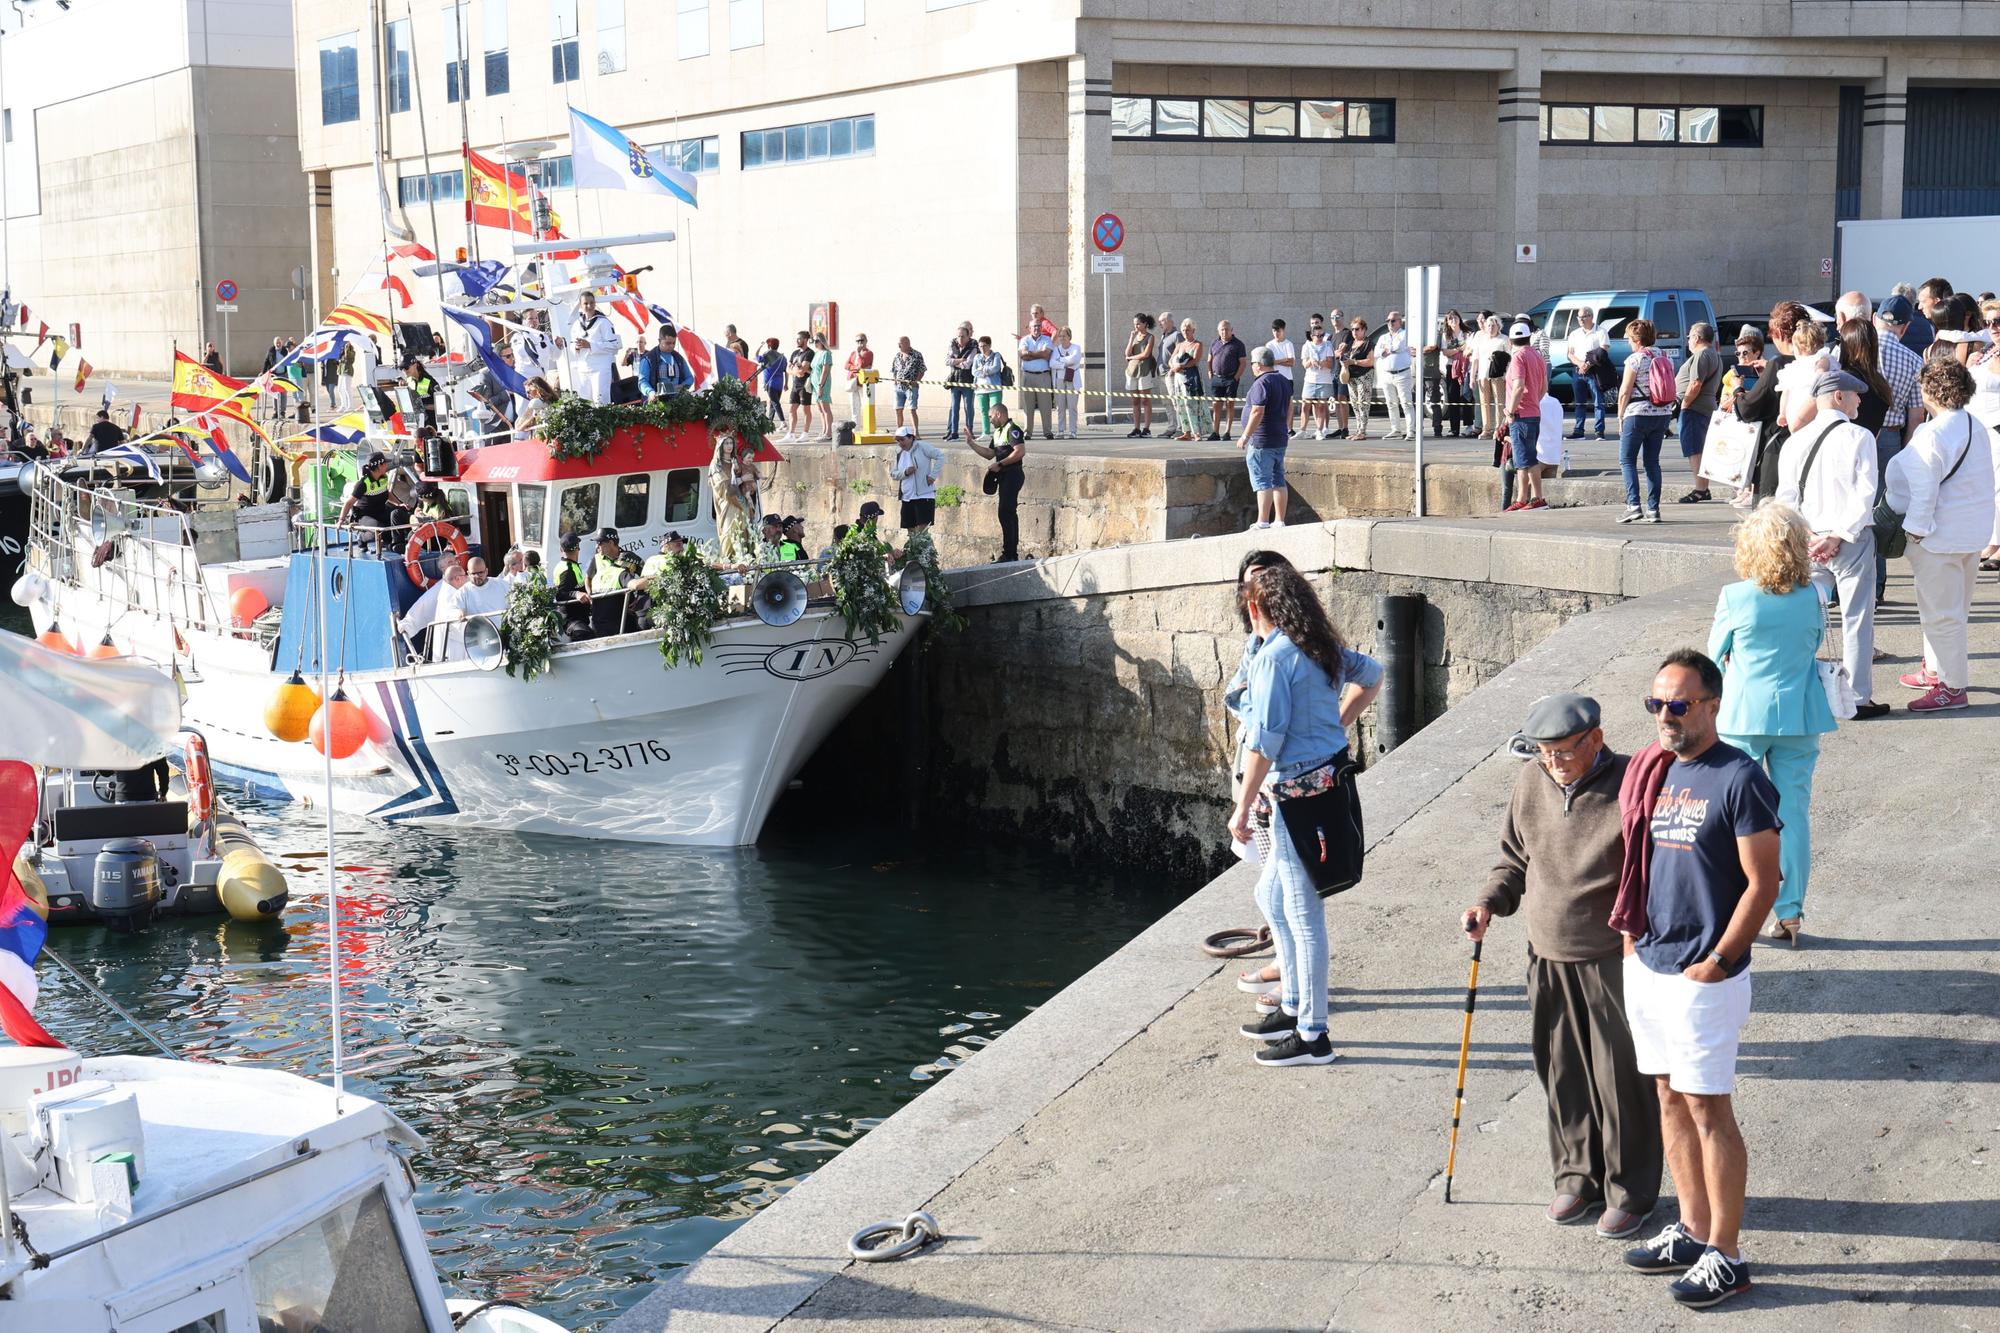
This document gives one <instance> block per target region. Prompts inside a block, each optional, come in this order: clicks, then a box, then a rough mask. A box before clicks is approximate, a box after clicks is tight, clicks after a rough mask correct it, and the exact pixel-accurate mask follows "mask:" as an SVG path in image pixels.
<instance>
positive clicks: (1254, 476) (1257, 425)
mask: <svg viewBox="0 0 2000 1333" xmlns="http://www.w3.org/2000/svg"><path fill="white" fill-rule="evenodd" d="M1250 364H1251V366H1252V367H1254V368H1255V370H1256V374H1257V378H1256V380H1255V381H1254V382H1252V384H1251V385H1250V393H1249V395H1248V396H1247V397H1246V398H1244V400H1243V438H1241V439H1239V440H1238V441H1237V442H1236V447H1237V448H1238V449H1241V450H1242V451H1243V456H1244V459H1245V460H1246V461H1247V462H1248V464H1249V466H1250V489H1251V490H1253V491H1255V492H1257V526H1258V527H1260V528H1282V527H1284V526H1285V501H1286V500H1287V499H1288V498H1289V497H1290V495H1291V492H1289V491H1288V490H1286V489H1285V446H1286V445H1287V444H1289V443H1290V442H1291V438H1292V382H1291V381H1290V380H1289V379H1287V378H1285V376H1284V375H1283V374H1281V373H1280V372H1279V370H1278V368H1277V367H1278V358H1277V354H1276V353H1275V352H1273V351H1272V350H1271V349H1270V348H1269V347H1259V348H1258V349H1257V350H1256V351H1255V352H1253V353H1252V354H1251V356H1250Z"/></svg>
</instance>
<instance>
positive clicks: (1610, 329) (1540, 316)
mask: <svg viewBox="0 0 2000 1333" xmlns="http://www.w3.org/2000/svg"><path fill="white" fill-rule="evenodd" d="M1586 306H1588V307H1590V308H1591V309H1593V310H1595V311H1596V312H1597V327H1598V328H1600V329H1602V330H1603V331H1604V334H1605V336H1606V338H1607V339H1608V340H1609V342H1610V353H1611V366H1612V369H1613V370H1616V371H1618V372H1619V373H1621V374H1622V373H1623V372H1624V369H1625V358H1626V357H1628V356H1630V355H1632V344H1631V342H1630V341H1628V340H1627V339H1626V337H1625V333H1624V329H1625V326H1626V325H1627V324H1629V323H1631V322H1632V321H1633V320H1635V319H1649V320H1651V321H1652V322H1653V327H1654V329H1655V330H1656V333H1655V336H1654V343H1653V345H1654V346H1655V347H1658V348H1659V349H1660V350H1661V351H1663V352H1665V353H1667V355H1669V356H1670V357H1672V358H1673V360H1674V364H1675V365H1679V364H1680V360H1681V354H1682V352H1683V351H1684V350H1685V349H1686V346H1687V336H1686V335H1687V327H1688V325H1690V324H1700V323H1704V322H1707V323H1713V322H1714V320H1715V315H1714V310H1715V305H1714V303H1713V302H1711V301H1710V300H1709V299H1708V293H1707V292H1705V291H1702V290H1701V289H1700V288H1698V287H1656V288H1653V289H1651V290H1649V291H1636V290H1634V291H1598V292H1565V293H1563V294H1562V295H1561V296H1551V297H1550V298H1548V300H1546V301H1543V302H1542V303H1541V304H1539V305H1537V306H1535V307H1534V308H1533V309H1531V310H1529V311H1528V323H1529V325H1530V326H1532V327H1533V328H1534V330H1535V337H1534V341H1533V346H1534V347H1535V349H1536V350H1537V351H1539V352H1541V353H1542V355H1544V356H1546V357H1548V358H1549V392H1550V393H1552V394H1554V395H1555V396H1556V397H1557V398H1558V399H1560V400H1561V401H1562V402H1564V403H1570V402H1573V401H1574V398H1573V394H1574V392H1575V391H1574V389H1573V387H1572V386H1571V384H1570V364H1569V361H1568V359H1567V358H1566V357H1565V356H1564V355H1563V351H1562V348H1563V344H1564V342H1565V341H1567V340H1568V338H1569V335H1570V332H1571V330H1573V329H1574V328H1576V325H1577V317H1576V316H1577V311H1579V310H1581V309H1583V308H1584V307H1586ZM1731 336H1732V337H1733V336H1734V333H1733V331H1732V333H1731ZM1551 348H1553V349H1554V351H1553V353H1551V350H1550V349H1551Z"/></svg>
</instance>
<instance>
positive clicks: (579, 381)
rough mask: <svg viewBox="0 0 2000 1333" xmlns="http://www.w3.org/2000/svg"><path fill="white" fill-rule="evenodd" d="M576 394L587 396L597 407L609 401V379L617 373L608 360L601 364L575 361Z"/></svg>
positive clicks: (582, 396) (581, 396) (580, 396)
mask: <svg viewBox="0 0 2000 1333" xmlns="http://www.w3.org/2000/svg"><path fill="white" fill-rule="evenodd" d="M575 364H576V396H577V397H579V398H588V399H589V400H590V401H591V402H593V403H596V404H597V405H598V406H599V407H602V406H604V404H606V403H608V402H610V401H611V381H612V378H613V377H614V375H615V374H616V373H617V372H616V371H615V370H614V369H613V366H612V363H611V362H609V361H606V362H604V363H603V364H602V365H598V364H595V363H593V362H589V361H579V362H576V363H575Z"/></svg>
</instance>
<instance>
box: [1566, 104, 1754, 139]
mask: <svg viewBox="0 0 2000 1333" xmlns="http://www.w3.org/2000/svg"><path fill="white" fill-rule="evenodd" d="M1541 136H1542V142H1543V143H1546V144H1618V145H1627V144H1635V145H1637V146H1639V147H1642V148H1661V147H1668V146H1671V145H1674V144H1680V145H1683V146H1691V147H1697V148H1759V147H1762V146H1763V143H1764V108H1763V107H1761V106H1625V105H1619V104H1608V105H1605V104H1591V105H1577V104H1574V103H1562V102H1558V103H1552V104H1547V105H1544V106H1543V107H1542V109H1541Z"/></svg>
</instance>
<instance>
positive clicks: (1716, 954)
mask: <svg viewBox="0 0 2000 1333" xmlns="http://www.w3.org/2000/svg"><path fill="white" fill-rule="evenodd" d="M1708 961H1709V962H1711V963H1714V964H1715V965H1716V966H1717V967H1719V968H1721V969H1722V970H1723V971H1725V972H1727V971H1728V970H1729V960H1728V959H1727V958H1724V957H1723V956H1722V950H1720V949H1710V950H1709V951H1708Z"/></svg>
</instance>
